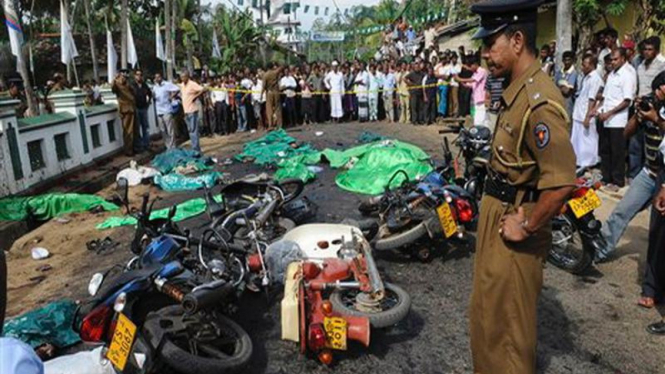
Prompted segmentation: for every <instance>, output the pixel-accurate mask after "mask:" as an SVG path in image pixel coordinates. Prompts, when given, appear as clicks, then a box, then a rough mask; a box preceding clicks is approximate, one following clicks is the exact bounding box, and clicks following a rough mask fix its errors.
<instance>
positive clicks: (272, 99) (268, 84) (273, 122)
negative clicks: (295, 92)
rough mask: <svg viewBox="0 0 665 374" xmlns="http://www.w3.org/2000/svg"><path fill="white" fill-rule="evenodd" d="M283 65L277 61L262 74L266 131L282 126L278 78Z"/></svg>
mask: <svg viewBox="0 0 665 374" xmlns="http://www.w3.org/2000/svg"><path fill="white" fill-rule="evenodd" d="M282 70H283V67H282V66H280V65H278V64H277V63H273V64H272V68H271V69H270V70H268V71H267V72H265V74H263V90H264V91H266V93H267V94H266V114H267V116H268V131H270V130H274V129H275V128H277V129H281V128H282V102H281V100H280V91H279V78H280V76H281V75H282Z"/></svg>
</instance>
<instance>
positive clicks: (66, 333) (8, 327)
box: [4, 300, 81, 348]
mask: <svg viewBox="0 0 665 374" xmlns="http://www.w3.org/2000/svg"><path fill="white" fill-rule="evenodd" d="M75 311H76V303H74V302H73V301H70V300H62V301H56V302H54V303H51V304H48V305H46V306H44V307H43V308H39V309H36V310H33V311H30V312H27V313H25V314H23V315H21V316H19V317H16V318H14V319H12V320H9V321H7V323H5V326H4V336H7V337H12V338H16V339H18V340H21V341H23V342H24V343H26V344H29V345H30V346H31V347H33V348H37V347H39V346H40V345H42V344H45V343H50V344H53V345H54V346H56V347H59V348H64V347H68V346H70V345H73V344H76V343H78V342H79V341H80V340H81V339H80V338H79V336H78V334H77V333H75V332H74V331H73V330H72V321H73V320H74V312H75Z"/></svg>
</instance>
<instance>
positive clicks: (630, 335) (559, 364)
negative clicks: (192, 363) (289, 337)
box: [9, 123, 665, 374]
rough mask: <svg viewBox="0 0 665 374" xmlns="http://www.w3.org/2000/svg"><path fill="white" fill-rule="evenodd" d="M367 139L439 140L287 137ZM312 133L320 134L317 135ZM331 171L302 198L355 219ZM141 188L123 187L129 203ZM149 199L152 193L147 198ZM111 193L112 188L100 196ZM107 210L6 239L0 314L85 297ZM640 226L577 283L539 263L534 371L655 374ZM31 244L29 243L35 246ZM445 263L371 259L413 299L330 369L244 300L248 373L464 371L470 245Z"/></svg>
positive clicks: (424, 143)
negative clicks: (640, 300) (42, 259)
mask: <svg viewBox="0 0 665 374" xmlns="http://www.w3.org/2000/svg"><path fill="white" fill-rule="evenodd" d="M364 130H370V131H374V132H377V133H380V134H383V135H387V136H392V137H395V138H398V139H400V140H404V141H408V142H412V143H414V144H416V145H419V146H420V147H422V148H423V149H424V150H425V151H427V152H428V153H430V154H431V155H433V157H434V158H435V159H437V160H440V159H441V146H440V145H441V137H440V135H438V133H437V130H438V128H436V127H412V126H410V125H407V126H405V125H392V124H357V123H356V124H342V125H319V126H316V127H303V128H300V129H297V131H293V132H292V133H291V135H293V136H295V137H296V138H298V139H299V140H303V141H309V142H311V143H312V144H313V145H314V146H316V147H317V148H320V149H323V148H325V147H331V148H347V147H351V146H353V145H355V144H356V141H355V139H357V137H358V135H359V134H360V132H362V131H364ZM315 131H323V132H324V134H323V136H320V137H317V136H316V135H315ZM258 136H259V134H236V135H233V136H232V137H230V138H214V139H203V142H202V144H203V146H204V149H205V151H206V153H207V154H210V155H214V156H216V157H217V158H218V159H219V160H220V161H223V160H224V159H225V158H227V157H231V156H232V155H234V154H236V153H238V152H239V151H240V149H241V148H242V144H243V143H244V142H245V141H247V140H248V139H253V138H256V137H258ZM220 169H221V170H224V171H227V172H230V173H231V174H232V175H233V176H236V177H239V176H242V175H244V174H246V173H248V172H259V171H262V170H261V169H258V168H256V167H255V166H254V165H249V164H234V165H231V166H223V167H222V166H220ZM335 174H336V172H335V171H333V170H330V169H329V168H328V167H327V166H325V167H324V170H323V172H321V173H320V174H319V175H318V178H317V179H316V180H315V181H314V182H312V183H311V184H309V185H308V186H307V188H306V190H305V195H306V196H308V197H309V198H310V199H312V200H313V201H316V202H317V203H318V204H319V206H320V208H319V216H318V220H319V221H325V222H338V221H340V220H341V219H343V218H345V217H356V216H358V213H357V204H358V201H359V200H360V199H361V198H362V197H361V196H359V195H356V194H352V193H347V192H344V191H342V190H340V189H339V188H337V187H336V186H335V184H334V177H335ZM147 189H148V187H147V186H139V187H136V188H134V189H133V190H132V199H133V201H134V202H136V203H137V204H138V196H140V194H142V193H143V192H144V191H146V190H147ZM153 192H156V191H155V190H154V189H153ZM100 193H101V194H106V195H107V194H109V193H111V188H107V189H106V190H104V191H102V192H100ZM156 193H157V194H160V195H162V196H163V197H164V200H163V201H161V202H160V203H159V204H160V205H168V204H171V203H174V202H179V201H182V200H185V199H188V198H191V197H193V196H196V195H198V193H197V192H190V193H179V194H164V193H159V192H156ZM603 197H604V205H603V207H601V208H600V210H599V216H600V218H602V219H604V218H605V217H607V215H608V214H609V212H610V211H611V209H612V208H613V207H614V205H615V201H614V200H613V198H611V197H609V196H603ZM107 215H109V214H108V213H105V214H100V215H97V216H95V215H91V214H80V215H74V216H71V217H69V219H70V221H69V222H66V223H60V222H56V221H51V222H48V223H46V224H44V225H43V226H41V227H40V228H38V229H37V230H35V231H33V232H32V233H30V234H28V235H26V236H24V237H22V238H21V239H19V240H17V242H16V243H15V244H14V246H13V248H12V250H11V251H10V254H9V261H10V262H9V269H10V282H9V286H10V295H9V296H10V305H9V312H10V313H11V314H18V313H20V312H23V311H25V310H28V309H30V308H32V307H35V306H38V305H41V304H43V303H45V302H48V301H50V300H53V299H57V298H61V297H70V298H74V299H76V298H81V297H84V296H85V289H86V287H85V285H86V284H87V282H88V279H89V277H90V275H91V274H92V273H94V272H95V271H98V270H102V269H105V268H108V267H109V266H111V265H113V264H115V263H117V262H120V261H123V260H126V259H127V258H128V257H129V253H128V251H127V250H125V247H123V244H124V243H126V242H127V240H128V238H129V237H131V233H132V229H131V228H120V229H116V230H110V231H104V232H99V231H96V230H94V224H96V223H98V222H100V221H102V220H103V218H104V217H105V216H107ZM204 221H205V217H199V218H197V219H193V220H190V221H189V222H188V223H187V226H188V227H192V228H196V227H198V226H201V225H202V224H203V223H204ZM647 224H648V217H647V215H646V214H645V213H642V214H641V215H640V216H638V218H637V219H636V220H634V222H633V223H632V224H631V226H630V227H629V229H628V231H627V233H626V235H625V236H624V239H623V240H622V242H621V243H620V246H619V249H618V253H617V255H618V256H617V259H616V260H614V261H612V262H610V263H607V264H602V265H600V266H598V267H597V268H596V269H594V270H593V271H592V272H590V273H589V274H588V275H587V276H584V277H576V276H572V275H569V274H567V273H564V272H562V271H559V270H558V269H556V268H553V267H551V266H547V267H546V270H545V289H544V290H543V294H542V297H541V301H540V305H539V326H538V328H539V346H538V367H539V372H540V373H553V374H554V373H556V374H564V373H579V374H595V373H598V374H601V373H602V374H607V373H612V374H619V373H623V374H629V373H630V374H642V373H644V374H651V373H665V358H664V356H663V355H662V352H663V348H664V347H665V339H662V338H660V339H659V338H655V337H652V336H650V335H648V334H647V333H646V332H645V330H644V327H645V326H646V324H648V323H649V322H652V321H654V320H657V319H658V318H660V315H659V314H658V312H656V311H644V310H642V309H639V308H638V307H637V306H636V305H635V302H636V300H637V297H638V296H639V284H640V281H641V276H642V272H643V268H644V260H645V257H646V244H647V242H646V237H647ZM105 236H111V237H112V238H113V239H114V240H116V241H118V242H120V243H123V244H120V245H119V246H118V247H116V248H114V249H113V250H111V251H109V252H108V253H102V254H95V253H92V252H88V251H86V250H85V242H86V241H87V240H90V239H92V238H103V237H105ZM36 241H38V242H39V244H36ZM35 245H40V246H44V247H46V248H49V250H51V251H52V252H53V256H52V257H51V258H50V259H48V260H46V261H47V262H48V263H49V264H51V265H52V266H53V270H51V271H49V272H46V273H43V275H46V278H45V279H44V280H43V281H41V282H40V283H38V284H30V283H31V282H30V281H29V278H30V277H34V276H36V275H41V273H39V272H38V271H37V270H35V268H36V267H37V266H38V265H39V264H38V263H36V262H34V261H33V260H32V259H30V258H29V250H30V248H32V247H33V246H35ZM452 249H453V250H452V251H451V252H450V253H449V254H448V255H447V256H446V257H444V258H437V259H435V260H434V261H433V262H432V263H429V264H421V263H418V262H414V261H412V260H410V259H408V258H402V257H399V256H391V257H386V256H384V257H381V258H379V259H378V264H379V267H380V269H381V271H382V274H384V275H385V278H386V279H388V280H389V281H391V282H394V283H397V284H400V285H402V286H403V287H404V288H405V289H406V290H407V291H408V292H409V293H410V294H411V296H412V298H413V308H412V310H411V313H410V315H409V316H408V317H407V318H406V319H405V320H404V321H403V322H402V323H400V324H399V325H398V326H395V327H393V328H391V329H388V330H385V331H373V332H372V342H371V346H370V348H369V349H364V348H362V347H357V346H351V349H350V351H349V352H347V353H346V354H341V355H338V356H337V360H336V364H335V365H334V366H333V367H332V368H330V369H329V368H325V367H323V366H321V365H319V364H318V363H317V362H316V360H314V359H312V358H308V357H303V356H301V355H300V354H299V353H298V349H297V347H296V345H295V344H292V343H290V342H284V341H281V340H280V339H279V337H280V326H279V308H278V303H279V299H280V295H279V294H277V293H276V294H273V295H271V297H270V300H268V299H267V298H266V297H265V295H247V296H246V297H245V298H244V299H243V300H242V303H241V310H240V311H239V312H238V313H237V315H236V316H235V318H236V319H237V320H238V321H239V323H241V324H242V325H243V326H244V327H245V328H246V329H247V331H248V332H249V333H250V335H251V336H252V338H253V342H254V348H255V353H254V356H253V360H252V362H251V364H250V366H249V368H248V369H247V370H246V372H247V373H332V372H335V373H370V372H371V373H385V374H392V373H471V372H472V365H471V357H470V352H469V349H468V347H469V337H468V320H467V305H468V300H469V292H470V289H471V279H472V270H473V269H472V262H473V261H472V260H473V254H472V253H471V252H470V251H469V245H462V244H454V245H452Z"/></svg>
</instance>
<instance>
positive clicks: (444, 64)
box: [434, 55, 452, 117]
mask: <svg viewBox="0 0 665 374" xmlns="http://www.w3.org/2000/svg"><path fill="white" fill-rule="evenodd" d="M451 67H452V65H451V64H450V61H449V60H448V56H447V55H444V56H443V57H442V58H441V61H440V62H439V63H437V64H436V65H435V66H434V75H435V76H436V78H437V79H438V88H439V106H438V109H437V111H438V113H439V115H441V116H442V117H446V116H447V114H448V87H449V85H450V70H451Z"/></svg>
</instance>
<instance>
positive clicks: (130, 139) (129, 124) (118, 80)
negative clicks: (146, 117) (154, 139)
mask: <svg viewBox="0 0 665 374" xmlns="http://www.w3.org/2000/svg"><path fill="white" fill-rule="evenodd" d="M127 74H128V73H127V71H126V70H125V71H122V72H120V73H119V74H118V75H117V76H116V77H115V79H114V80H113V86H112V87H111V90H112V91H113V93H114V94H115V95H116V96H117V97H118V111H119V112H120V121H121V122H122V143H123V148H124V151H125V156H130V157H131V156H133V155H134V152H135V149H134V148H135V147H134V146H135V144H134V142H135V141H136V138H137V135H138V131H136V130H137V128H136V126H135V123H134V122H135V121H136V105H135V98H134V91H133V90H132V87H131V86H130V85H129V82H128V81H127Z"/></svg>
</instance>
